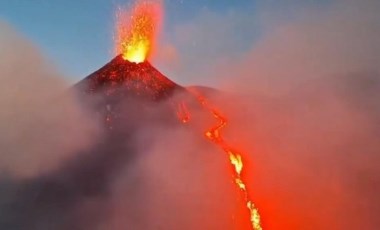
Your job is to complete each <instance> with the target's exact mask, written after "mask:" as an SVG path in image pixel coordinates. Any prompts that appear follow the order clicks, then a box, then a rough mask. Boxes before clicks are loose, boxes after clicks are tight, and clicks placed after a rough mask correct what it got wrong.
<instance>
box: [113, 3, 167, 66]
mask: <svg viewBox="0 0 380 230" xmlns="http://www.w3.org/2000/svg"><path fill="white" fill-rule="evenodd" d="M161 11H162V10H161V5H160V4H159V3H158V2H147V1H144V2H142V1H138V2H136V5H135V7H134V8H133V9H132V11H125V10H121V9H119V11H118V14H117V23H116V40H115V48H116V52H117V54H122V57H123V59H124V60H128V61H130V62H134V63H141V62H144V61H145V60H146V59H147V58H148V57H149V55H150V54H151V52H152V49H153V47H154V41H155V37H156V36H157V33H158V27H159V23H160V21H161Z"/></svg>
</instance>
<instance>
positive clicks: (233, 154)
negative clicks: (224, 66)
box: [178, 91, 262, 230]
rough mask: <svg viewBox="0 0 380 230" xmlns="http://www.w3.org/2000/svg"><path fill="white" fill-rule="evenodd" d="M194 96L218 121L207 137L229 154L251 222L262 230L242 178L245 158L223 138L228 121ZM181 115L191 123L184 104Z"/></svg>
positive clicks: (254, 227)
mask: <svg viewBox="0 0 380 230" xmlns="http://www.w3.org/2000/svg"><path fill="white" fill-rule="evenodd" d="M191 93H192V94H194V95H195V96H196V98H197V100H198V101H199V102H200V104H201V105H202V107H203V108H204V109H206V110H208V111H209V112H210V113H211V114H212V115H213V117H214V118H215V119H216V120H217V121H218V123H217V124H216V125H214V126H212V127H211V128H210V129H208V130H207V131H206V132H205V136H206V137H207V138H208V139H209V140H210V141H212V142H213V143H215V145H217V146H218V147H219V148H221V149H222V150H223V151H224V152H225V153H227V154H228V157H229V160H230V162H231V165H232V166H233V169H234V175H233V177H234V180H235V184H236V186H237V187H238V189H239V191H240V192H241V194H242V196H243V199H244V202H245V203H246V207H247V209H248V211H249V215H250V222H251V226H252V229H253V230H262V226H261V219H260V214H259V211H258V209H257V208H256V206H255V204H254V203H253V202H252V199H251V198H250V196H249V192H248V188H247V185H246V183H245V181H244V179H243V178H242V176H241V173H242V170H243V165H244V164H243V158H242V155H241V154H240V153H239V152H237V151H235V150H234V148H233V147H232V146H230V145H229V144H228V142H227V141H226V140H225V139H224V138H223V136H222V133H221V131H222V129H223V128H224V127H225V126H226V125H227V123H228V122H227V119H226V118H225V117H224V116H223V115H222V114H221V113H220V112H218V111H217V110H216V109H214V108H212V107H211V106H210V105H209V104H208V102H207V100H206V98H205V97H204V96H202V95H200V94H199V93H198V92H195V91H192V92H191ZM179 111H180V112H179V113H178V116H179V118H180V120H181V121H182V122H183V123H187V122H188V121H189V116H188V114H189V113H188V112H187V109H186V106H185V104H184V103H183V102H182V103H180V105H179Z"/></svg>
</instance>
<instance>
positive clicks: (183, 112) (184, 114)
mask: <svg viewBox="0 0 380 230" xmlns="http://www.w3.org/2000/svg"><path fill="white" fill-rule="evenodd" d="M177 116H178V118H179V119H180V120H181V121H182V123H187V122H189V121H190V113H189V111H188V110H187V106H186V104H185V102H180V103H179V104H178V109H177Z"/></svg>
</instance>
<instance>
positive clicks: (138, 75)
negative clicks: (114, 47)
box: [77, 55, 182, 101]
mask: <svg viewBox="0 0 380 230" xmlns="http://www.w3.org/2000/svg"><path fill="white" fill-rule="evenodd" d="M77 87H82V90H84V92H86V93H89V94H91V93H102V94H103V95H104V96H106V97H123V98H128V97H139V98H145V99H150V100H152V101H157V100H162V99H165V98H167V97H169V96H170V95H172V94H173V92H174V91H175V90H180V89H182V87H180V86H179V85H177V84H176V83H174V82H173V81H171V80H170V79H168V78H167V77H165V76H164V75H163V74H162V73H160V72H159V71H158V70H157V69H156V68H154V67H153V66H152V65H151V64H150V63H149V62H148V61H145V62H141V63H132V62H129V61H128V60H124V59H123V58H122V56H121V55H119V56H117V57H115V58H114V59H113V60H111V61H110V62H109V63H108V64H106V65H105V66H103V67H102V68H100V69H99V70H98V71H96V72H94V73H93V74H90V75H89V76H88V77H86V78H85V79H83V80H82V81H80V82H79V83H78V84H77Z"/></svg>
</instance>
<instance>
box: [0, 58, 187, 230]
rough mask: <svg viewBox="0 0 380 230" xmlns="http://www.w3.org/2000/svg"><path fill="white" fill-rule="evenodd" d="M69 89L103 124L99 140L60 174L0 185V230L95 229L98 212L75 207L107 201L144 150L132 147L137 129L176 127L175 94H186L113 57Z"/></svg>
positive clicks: (145, 67)
mask: <svg viewBox="0 0 380 230" xmlns="http://www.w3.org/2000/svg"><path fill="white" fill-rule="evenodd" d="M72 90H73V91H75V92H76V93H78V94H79V95H78V98H79V99H80V100H81V103H82V104H83V106H84V107H87V108H88V110H89V111H90V114H91V115H92V116H95V117H97V118H99V119H100V120H101V122H100V123H101V124H103V125H104V129H103V130H104V132H102V134H101V138H99V139H100V140H99V141H98V143H97V144H96V145H95V146H93V147H92V148H91V149H89V150H87V151H86V152H83V153H78V154H77V155H78V157H77V158H76V159H72V160H71V161H69V162H66V163H64V166H62V167H61V168H60V169H59V170H56V171H54V172H52V173H50V174H47V175H43V176H40V177H39V178H35V179H28V180H23V181H9V183H7V184H6V185H4V186H3V185H0V192H1V194H2V196H1V197H0V212H1V213H2V214H1V215H0V229H8V230H20V229H29V230H50V229H55V230H66V229H94V228H95V226H96V225H97V224H98V222H97V221H96V220H99V221H100V220H101V218H99V219H97V218H94V216H96V215H98V214H99V215H103V213H102V211H101V210H99V211H96V212H95V211H94V212H89V213H77V207H78V206H80V205H81V204H82V202H85V201H86V200H87V201H88V200H103V199H106V198H107V197H108V193H109V188H110V186H111V183H112V181H113V180H114V179H115V178H117V177H118V175H119V174H120V173H121V172H122V171H123V170H125V169H126V168H128V167H129V166H130V165H132V164H133V162H134V158H135V157H136V156H138V155H139V154H143V153H144V151H146V149H141V145H140V146H139V147H138V146H136V134H137V133H138V131H139V130H141V129H143V128H145V130H148V133H147V134H149V133H150V132H151V131H152V132H153V130H154V128H155V125H160V126H165V128H170V127H176V126H181V123H180V122H179V121H178V118H177V114H176V108H177V107H176V106H177V103H176V102H175V101H174V100H175V99H174V98H176V97H175V96H174V95H177V93H179V94H181V93H183V94H186V90H185V89H184V88H183V87H181V86H179V85H177V84H176V83H174V82H173V81H171V80H169V79H168V78H166V77H165V76H164V75H163V74H161V73H160V72H159V71H158V70H157V69H155V68H154V67H153V66H152V65H151V64H150V63H148V62H142V63H138V64H136V63H131V62H128V61H126V60H124V59H123V58H122V57H121V56H117V57H115V58H114V59H113V60H111V61H110V62H109V63H108V64H106V65H105V66H104V67H102V68H100V69H99V70H98V71H96V72H94V73H93V74H91V75H89V76H88V77H86V78H84V79H83V80H81V81H80V82H78V83H77V84H75V85H74V86H73V88H72ZM89 119H91V118H89ZM152 135H154V134H152ZM147 136H148V137H146V139H145V142H144V148H149V146H150V145H151V144H152V143H151V141H150V139H149V138H153V137H149V135H147ZM14 191H17V192H14ZM3 204H4V205H3ZM84 214H86V215H90V216H91V219H93V220H94V221H90V223H91V225H92V224H93V225H94V226H88V225H89V223H86V224H85V225H86V227H85V228H83V224H84V223H83V218H80V216H82V217H83V215H84Z"/></svg>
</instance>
